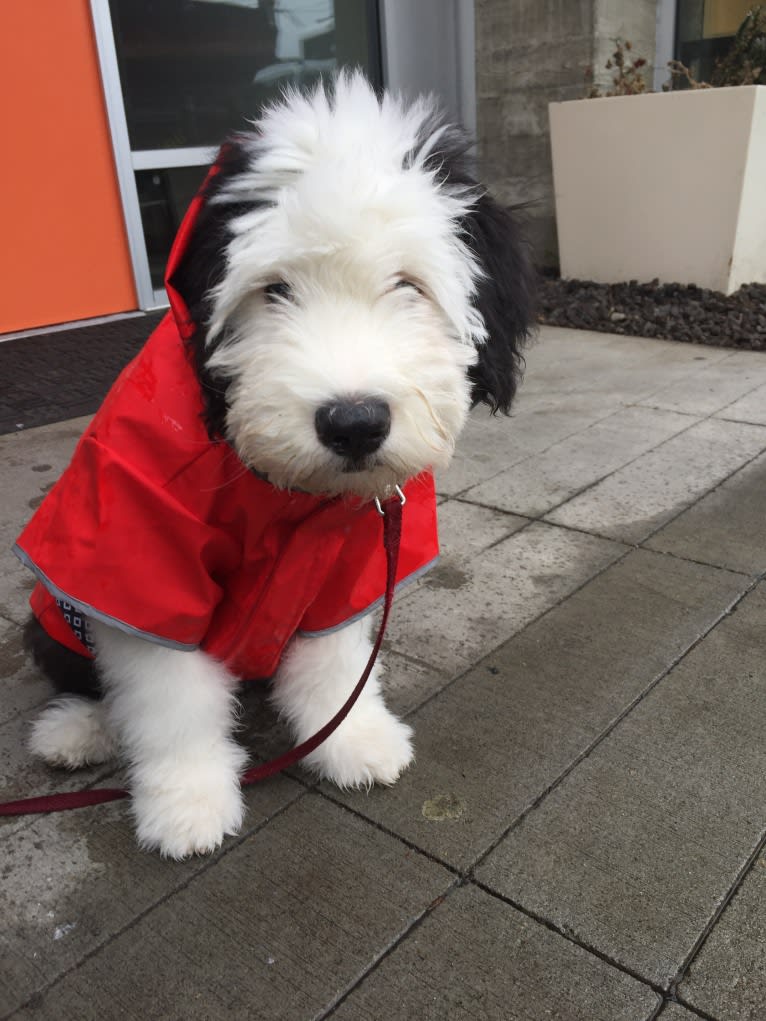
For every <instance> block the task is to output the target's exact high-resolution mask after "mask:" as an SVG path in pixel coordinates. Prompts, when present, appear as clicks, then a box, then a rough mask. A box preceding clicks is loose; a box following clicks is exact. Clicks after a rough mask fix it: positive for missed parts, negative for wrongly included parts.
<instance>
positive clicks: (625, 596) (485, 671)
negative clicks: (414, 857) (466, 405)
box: [323, 533, 748, 869]
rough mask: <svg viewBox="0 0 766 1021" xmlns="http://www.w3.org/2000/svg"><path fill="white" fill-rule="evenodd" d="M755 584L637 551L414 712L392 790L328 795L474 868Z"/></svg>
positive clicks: (458, 863) (444, 856)
mask: <svg viewBox="0 0 766 1021" xmlns="http://www.w3.org/2000/svg"><path fill="white" fill-rule="evenodd" d="M522 534H524V533H522ZM747 584H748V581H747V579H745V578H743V577H742V576H741V575H734V574H729V573H728V572H725V571H720V570H718V569H716V568H711V567H704V566H701V565H699V564H692V563H689V562H686V561H679V560H674V559H672V558H670V557H663V556H661V555H658V554H654V553H648V552H646V551H643V550H637V551H634V552H633V553H631V554H630V555H629V556H628V557H627V558H626V559H625V560H623V561H622V562H620V563H619V564H616V565H614V566H613V567H611V568H609V569H608V570H607V571H605V572H604V573H603V574H601V575H600V576H599V577H597V578H595V579H593V580H592V581H591V582H590V583H589V584H588V585H586V586H585V587H584V588H583V589H581V590H580V591H579V592H577V593H575V594H574V595H573V596H571V597H570V598H569V599H568V600H566V601H565V602H564V603H562V604H561V605H560V606H557V607H556V608H555V609H554V610H552V611H551V612H550V613H549V614H547V615H546V616H545V617H544V618H543V619H542V620H538V621H536V622H535V623H534V624H533V625H531V626H530V627H528V628H527V629H526V630H525V631H524V632H523V633H522V634H520V635H517V636H516V637H515V638H513V639H512V640H511V641H509V642H506V643H505V644H504V645H503V646H502V647H501V648H499V649H498V650H497V651H496V652H495V653H493V654H492V655H491V656H489V657H487V658H486V659H485V660H484V661H483V662H482V663H480V664H479V665H478V666H477V667H475V668H474V669H473V670H471V671H470V672H469V673H467V674H466V675H465V676H464V677H462V678H460V679H459V680H458V681H456V682H455V683H454V684H452V685H451V686H450V687H449V688H447V689H446V690H445V691H442V692H441V693H440V694H439V695H438V696H437V697H436V698H435V699H434V700H432V701H431V702H429V703H428V704H427V705H425V706H424V707H423V708H422V709H420V710H418V711H417V712H415V713H414V714H413V715H412V716H411V717H410V722H411V723H413V724H414V726H415V748H416V753H417V758H416V762H415V763H414V765H413V766H411V767H410V769H409V770H407V772H406V773H404V775H403V776H402V777H401V778H400V779H399V781H398V782H397V784H396V785H395V786H394V787H392V788H390V789H379V788H373V789H372V790H371V791H370V792H369V793H362V792H356V793H346V794H342V793H340V792H338V791H337V790H336V789H334V788H330V787H329V786H327V787H325V788H323V789H325V790H327V791H328V793H329V792H330V791H332V796H333V797H337V798H340V799H342V800H344V802H345V803H347V804H348V805H349V806H350V807H352V808H353V809H354V810H355V811H357V812H359V813H361V814H362V815H365V816H367V817H368V818H370V819H373V820H374V821H375V822H377V823H380V824H381V825H382V826H384V827H385V828H386V829H388V830H390V831H393V832H395V833H398V834H400V835H402V836H403V837H405V838H406V839H407V840H409V841H412V842H413V843H414V844H415V845H416V846H417V847H420V848H422V849H424V850H426V851H428V852H429V853H431V854H433V855H434V856H436V857H437V858H439V859H441V860H442V861H445V862H447V863H449V864H451V865H453V866H454V867H456V868H460V869H466V868H468V867H470V866H471V865H472V864H473V862H474V861H476V859H477V858H478V857H479V856H480V855H481V854H483V853H484V852H485V851H487V849H488V848H489V847H491V845H492V844H493V842H494V841H495V840H497V839H498V837H500V836H501V834H502V833H503V832H504V831H505V829H506V828H507V827H508V826H510V824H511V823H512V822H513V820H514V819H515V818H517V817H518V816H519V814H520V813H522V812H523V811H524V810H526V809H528V808H529V807H530V805H532V804H533V803H534V802H535V800H536V799H538V798H539V797H540V796H541V795H542V794H543V793H544V792H545V791H546V789H548V787H549V786H550V785H551V784H552V783H553V782H554V781H555V780H556V779H557V778H558V777H559V776H560V775H561V774H562V772H563V771H565V770H566V769H567V768H568V767H569V766H570V765H571V763H572V762H573V761H574V760H575V759H576V758H577V757H578V756H579V755H582V754H583V753H584V752H585V751H586V750H587V748H588V747H589V746H590V745H591V743H592V742H593V741H594V740H595V739H596V738H597V737H598V736H599V734H601V733H602V732H603V731H604V729H605V728H606V727H608V726H609V725H610V724H611V723H613V721H614V720H615V719H616V718H617V717H618V716H619V715H620V713H622V712H623V711H624V710H625V708H626V707H627V706H629V705H630V704H631V703H632V702H633V701H634V700H635V699H637V698H638V697H639V696H640V695H641V694H642V693H643V692H644V691H646V689H647V687H648V686H649V685H650V684H651V683H652V682H653V681H654V680H656V678H657V677H659V676H661V675H662V673H663V672H664V671H665V670H666V669H667V668H668V666H669V665H670V664H671V663H672V662H674V661H675V660H676V659H678V657H679V656H680V655H682V653H683V652H684V651H685V650H686V649H687V648H688V647H689V646H690V645H691V644H692V643H693V642H694V641H696V640H697V638H698V637H699V635H700V634H701V633H703V632H704V631H705V630H706V629H707V628H709V627H710V626H711V625H712V624H713V623H714V622H715V621H716V620H717V619H718V618H719V617H720V615H721V614H722V613H724V612H725V611H726V609H727V608H728V607H729V606H730V605H731V604H732V603H733V602H734V601H735V600H736V598H737V597H738V596H739V595H740V593H741V592H742V590H743V586H745V585H747Z"/></svg>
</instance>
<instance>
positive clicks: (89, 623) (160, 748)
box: [16, 73, 531, 858]
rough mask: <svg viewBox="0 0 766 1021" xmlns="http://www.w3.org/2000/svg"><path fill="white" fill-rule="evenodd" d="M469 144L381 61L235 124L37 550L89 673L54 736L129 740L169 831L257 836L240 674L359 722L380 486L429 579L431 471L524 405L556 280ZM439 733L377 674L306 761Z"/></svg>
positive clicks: (64, 682)
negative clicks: (238, 727) (385, 91)
mask: <svg viewBox="0 0 766 1021" xmlns="http://www.w3.org/2000/svg"><path fill="white" fill-rule="evenodd" d="M466 152H467V146H466V142H465V139H464V137H463V136H462V134H461V133H460V132H459V131H458V130H457V129H455V128H453V127H451V126H449V125H448V124H447V123H446V122H445V121H444V119H443V118H442V116H441V115H440V114H439V113H438V111H436V110H435V108H434V106H433V104H432V103H431V102H430V101H427V100H421V101H418V102H416V103H415V104H414V105H409V106H408V105H406V104H405V103H404V102H403V101H402V100H401V99H400V98H398V97H394V96H391V95H385V96H383V98H382V99H381V98H379V97H378V96H377V95H376V94H375V92H374V91H373V89H372V88H371V87H370V86H369V84H368V83H367V82H366V81H365V80H364V78H363V77H362V76H361V75H360V74H358V73H354V74H347V75H342V76H340V77H339V78H338V79H337V80H336V81H335V82H334V84H332V85H326V86H322V87H319V88H317V89H316V90H315V91H313V92H312V93H311V94H310V95H300V94H298V93H295V92H289V93H288V94H287V95H286V96H285V97H284V99H283V100H282V101H280V102H277V103H275V104H274V105H273V106H271V107H269V108H268V109H266V110H265V112H264V113H263V115H262V116H261V117H260V119H259V120H258V121H257V122H255V124H254V126H253V129H252V131H249V132H247V133H243V134H239V135H236V136H235V137H233V138H232V139H231V140H230V141H229V142H228V143H227V144H226V145H224V147H223V148H222V150H221V153H220V155H219V158H218V161H217V163H216V165H215V167H214V168H213V170H212V171H211V173H210V175H209V177H208V179H207V181H206V183H205V185H204V187H203V189H202V191H201V192H200V194H199V195H198V196H197V198H196V199H195V200H194V202H193V204H192V207H191V209H190V211H189V213H188V214H187V217H186V219H185V221H184V223H183V225H182V227H181V230H180V232H179V236H178V238H177V240H176V243H175V246H174V249H173V253H172V255H171V259H170V263H169V266H168V275H167V288H168V294H169V297H170V301H171V312H169V313H168V315H167V316H166V317H165V319H164V320H163V322H162V323H161V324H160V326H159V327H158V328H157V330H156V331H155V333H154V334H153V335H152V337H150V339H149V341H148V342H147V344H146V347H145V348H144V349H143V350H142V352H141V353H140V354H139V355H138V357H137V358H136V359H135V360H134V361H133V362H132V363H131V364H130V365H129V366H128V367H127V368H126V369H125V371H124V372H123V373H122V375H121V376H120V378H119V380H118V381H117V383H116V384H115V386H114V387H113V389H112V391H111V392H110V394H109V395H108V397H107V399H106V401H105V403H104V405H103V406H102V408H101V410H100V411H99V413H98V414H97V415H96V417H95V419H94V420H93V423H92V424H91V425H90V426H89V427H88V429H87V431H86V433H85V435H84V436H83V437H82V439H81V441H80V443H79V445H78V447H77V450H76V452H75V454H74V457H73V460H72V463H71V465H70V466H69V468H68V469H67V471H66V472H65V474H64V475H63V476H62V479H61V480H60V481H59V483H58V484H57V485H56V487H55V488H54V489H53V490H52V491H51V493H50V494H49V495H48V497H47V498H46V500H45V502H44V503H43V505H42V506H41V507H40V509H39V510H38V511H37V513H36V514H35V517H34V518H33V519H32V521H31V522H30V524H29V525H28V526H27V528H26V529H25V531H24V533H23V534H22V536H21V537H20V539H19V541H18V544H17V546H16V552H17V554H18V555H19V556H20V558H21V559H22V560H23V561H24V562H25V563H26V564H27V565H28V566H29V567H30V568H31V569H32V570H33V571H34V572H35V574H36V576H37V579H38V584H37V586H36V588H35V590H34V592H33V595H32V599H31V603H32V609H33V617H32V618H31V620H30V623H29V625H28V626H27V632H26V634H27V642H28V647H29V648H30V649H31V650H32V652H33V654H34V656H35V660H36V662H37V663H38V664H39V665H40V667H41V668H42V669H43V670H44V671H45V672H46V673H47V674H48V675H49V676H51V678H52V679H53V680H54V682H55V683H56V685H57V687H58V688H59V691H60V693H61V694H60V696H59V698H58V699H57V700H55V701H53V702H52V703H51V704H50V705H49V706H48V708H47V709H46V710H45V711H44V712H43V713H42V715H41V716H40V717H39V719H38V720H37V721H36V722H35V724H34V726H33V730H32V737H31V747H32V750H33V752H34V753H36V754H37V755H39V756H41V757H42V758H43V759H45V760H46V761H47V762H49V763H51V764H53V765H58V766H65V767H70V768H73V767H76V766H81V765H84V764H86V763H96V762H103V761H105V760H107V759H109V758H111V757H112V756H113V755H117V754H121V755H122V756H123V757H124V760H125V762H126V764H127V767H128V770H129V782H130V788H131V792H132V796H133V799H132V811H133V813H134V816H135V821H136V827H137V834H138V840H139V842H140V844H141V845H142V846H144V847H147V848H157V849H159V851H160V852H161V853H162V854H164V855H168V856H171V857H173V858H182V857H184V856H187V855H190V854H194V853H203V852H208V851H211V850H212V849H214V848H215V847H217V846H218V845H219V844H220V843H221V841H222V839H223V837H224V835H225V834H233V833H236V832H237V831H238V830H239V828H240V826H241V823H242V817H243V799H242V794H241V791H240V785H239V781H238V778H239V776H240V775H241V772H242V770H243V767H244V766H245V760H246V753H245V751H244V750H243V749H242V748H241V747H240V746H239V745H238V744H237V743H236V742H235V740H234V738H233V736H232V735H233V731H234V728H235V721H236V711H237V702H236V698H235V689H236V686H237V684H238V683H239V682H240V681H241V680H244V679H250V678H258V677H261V678H263V677H271V678H272V682H273V700H274V703H275V705H276V706H277V707H278V709H279V711H280V712H281V713H282V714H283V715H284V717H285V718H286V719H287V720H288V721H289V723H290V725H291V727H292V730H293V732H294V735H295V738H296V740H298V741H301V740H303V739H305V738H306V737H308V736H309V735H311V734H313V733H314V732H315V731H317V730H318V729H319V728H320V727H321V726H322V725H324V724H325V723H326V722H327V721H328V720H329V719H330V718H331V717H332V716H333V714H334V713H335V712H336V711H337V710H338V708H339V707H340V705H342V704H343V702H344V700H345V699H346V697H347V696H348V693H349V691H350V690H351V689H352V688H353V686H354V684H355V682H356V680H357V679H358V677H359V676H360V674H361V672H362V670H363V667H364V665H365V663H366V661H367V658H368V655H369V652H370V648H371V642H370V639H369V637H368V624H369V616H368V615H369V612H370V611H371V610H373V609H374V608H375V607H376V606H377V605H379V603H380V599H381V595H382V592H383V590H384V587H385V568H384V554H383V552H382V549H381V548H380V519H379V518H378V516H377V514H376V512H375V508H374V505H373V498H375V497H382V496H385V495H386V494H387V493H389V492H390V491H391V489H392V488H393V487H395V486H397V485H398V486H401V487H403V488H404V491H405V493H406V495H407V497H408V501H407V506H406V507H405V508H404V525H403V537H402V546H401V552H400V563H399V572H398V575H397V580H398V582H404V581H406V580H407V579H408V578H412V577H414V576H416V575H417V574H418V573H419V572H420V571H422V570H424V569H425V568H427V567H428V566H429V564H430V563H431V562H432V561H433V560H434V559H435V557H436V555H437V545H436V537H435V498H434V488H433V479H432V475H431V472H432V471H433V470H434V469H439V468H443V467H444V466H445V465H446V464H447V463H448V461H449V459H450V456H451V455H452V452H453V449H454V446H455V440H456V438H457V436H458V434H459V432H460V429H461V427H462V426H463V424H464V422H465V419H466V415H467V413H468V411H469V409H470V407H471V406H472V404H477V403H480V402H483V403H485V404H487V405H488V406H489V407H490V408H491V409H492V411H498V410H502V411H504V412H507V411H508V409H509V407H510V403H511V400H512V398H513V395H514V391H515V388H516V383H517V376H518V371H519V366H520V355H519V347H520V345H521V343H522V341H523V340H524V338H525V336H526V334H527V330H528V327H529V323H530V303H531V298H530V291H531V271H530V268H529V264H528V260H527V255H526V251H525V248H524V246H523V244H522V243H521V242H520V240H519V237H518V234H517V231H516V228H515V227H514V225H513V223H512V221H511V219H510V217H509V215H508V213H507V212H506V211H504V210H503V209H501V208H500V207H499V206H498V205H496V204H495V203H494V202H493V201H492V199H490V198H489V197H488V195H487V194H486V193H485V192H484V190H483V189H482V188H481V187H479V186H478V184H477V183H476V182H475V180H473V178H472V176H471V165H470V159H469V158H468V157H467V155H466ZM411 737H412V732H411V729H410V727H409V726H407V725H406V724H405V723H403V722H401V721H400V720H399V719H397V718H396V717H395V716H394V715H393V714H392V713H391V712H389V710H388V709H387V708H386V706H385V704H384V702H383V698H382V695H381V689H380V684H379V681H378V679H377V677H376V675H375V674H373V675H372V677H371V679H370V681H369V683H368V685H367V687H366V688H365V690H364V692H363V694H362V696H361V697H360V699H359V701H358V703H357V704H356V705H355V707H354V709H353V711H352V712H351V713H350V715H349V716H348V718H347V719H346V720H345V721H344V722H343V723H342V724H341V726H340V727H339V728H338V729H337V730H336V731H335V732H334V733H333V734H332V735H331V736H330V737H329V738H328V739H327V740H326V741H325V742H324V743H323V744H322V745H320V746H319V748H317V749H316V751H314V752H313V753H312V754H311V755H310V756H309V758H308V759H307V760H306V762H307V765H308V766H309V767H310V768H312V769H313V770H314V771H315V772H316V773H317V774H318V775H320V776H322V777H325V778H328V779H330V780H332V781H334V782H335V783H337V784H339V785H340V786H342V787H356V786H364V785H369V784H371V783H374V782H378V783H383V784H390V783H393V782H394V781H395V780H396V778H397V777H398V775H399V774H400V773H401V771H402V770H403V769H404V768H405V767H406V766H407V765H408V764H409V763H410V761H411V759H412V744H411Z"/></svg>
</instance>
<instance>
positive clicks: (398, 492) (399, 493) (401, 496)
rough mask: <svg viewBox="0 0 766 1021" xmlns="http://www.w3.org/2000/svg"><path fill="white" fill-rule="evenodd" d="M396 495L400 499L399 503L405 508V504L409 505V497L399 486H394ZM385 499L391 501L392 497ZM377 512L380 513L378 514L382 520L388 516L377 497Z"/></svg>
mask: <svg viewBox="0 0 766 1021" xmlns="http://www.w3.org/2000/svg"><path fill="white" fill-rule="evenodd" d="M394 493H396V495H397V496H398V497H399V503H400V505H401V506H402V507H403V506H404V505H405V503H407V497H406V496H405V495H404V493H403V492H402V490H401V488H400V487H399V486H394ZM392 495H393V494H392ZM385 499H386V500H390V499H391V497H390V496H387V497H385ZM375 510H376V511H377V512H378V514H380V516H381V517H382V518H384V517H385V516H386V512H385V511H384V510H383V505H382V504H381V502H380V499H379V497H377V496H376V497H375Z"/></svg>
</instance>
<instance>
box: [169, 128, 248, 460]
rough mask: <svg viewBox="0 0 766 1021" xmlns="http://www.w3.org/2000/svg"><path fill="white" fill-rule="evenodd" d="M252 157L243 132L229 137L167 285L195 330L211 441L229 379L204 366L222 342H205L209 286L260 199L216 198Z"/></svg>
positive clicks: (222, 418) (220, 431)
mask: <svg viewBox="0 0 766 1021" xmlns="http://www.w3.org/2000/svg"><path fill="white" fill-rule="evenodd" d="M251 159H252V157H251V155H250V153H249V151H248V148H247V145H246V139H245V138H244V137H243V136H242V135H233V136H232V137H231V138H229V139H228V141H226V142H225V143H224V144H223V146H222V147H221V150H220V152H219V154H218V158H217V160H216V164H217V166H218V172H217V173H216V174H214V175H212V176H211V177H210V178H209V179H208V181H207V184H206V185H205V190H204V192H203V204H202V208H201V210H200V213H199V216H198V218H197V221H196V223H195V225H194V231H193V233H192V236H191V238H190V240H189V243H188V245H187V247H186V250H185V252H184V256H183V259H182V260H181V263H180V265H179V266H178V267H177V269H176V271H175V273H174V274H173V277H172V278H171V280H170V283H171V284H172V285H173V287H175V289H176V290H177V291H178V293H179V294H180V295H181V297H182V298H183V299H184V301H185V302H186V307H187V308H188V309H189V314H190V316H191V319H192V322H193V323H194V326H195V330H194V333H193V335H192V337H191V339H190V341H189V344H190V346H191V349H192V352H193V355H194V364H195V368H196V370H197V376H198V377H199V381H200V385H201V387H202V397H203V401H204V407H205V410H204V418H205V425H206V427H207V431H208V435H209V436H210V438H211V440H215V439H219V438H221V437H222V436H223V435H224V434H225V430H226V413H227V411H228V405H227V402H226V391H227V388H228V381H227V380H226V379H224V378H222V377H221V376H220V375H213V374H212V373H211V372H210V370H209V369H208V367H207V362H208V358H209V357H210V354H211V353H212V351H214V350H215V348H216V347H217V346H218V345H219V344H220V343H221V342H222V341H223V340H225V334H222V335H221V336H219V337H218V338H216V340H215V341H214V343H213V344H212V345H210V344H208V343H207V330H206V326H207V324H208V322H209V321H210V316H211V313H212V300H211V296H210V295H211V291H212V289H213V288H214V287H215V286H216V285H217V284H219V283H220V282H221V280H222V279H223V276H224V273H225V272H226V248H227V246H228V244H229V241H231V232H230V228H229V225H230V224H231V221H232V220H234V219H236V218H237V217H238V216H242V215H243V214H244V213H248V212H251V211H252V210H253V209H255V208H257V206H258V205H259V204H260V203H256V202H254V201H249V202H221V203H217V202H215V201H214V199H215V198H216V196H217V195H219V194H220V193H221V192H222V191H223V190H224V189H225V188H226V187H227V185H229V184H230V183H231V181H232V179H233V178H236V177H239V176H240V175H241V174H244V173H245V172H246V170H247V168H248V166H249V165H250V161H251Z"/></svg>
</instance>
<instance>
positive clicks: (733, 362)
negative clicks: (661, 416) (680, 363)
mask: <svg viewBox="0 0 766 1021" xmlns="http://www.w3.org/2000/svg"><path fill="white" fill-rule="evenodd" d="M764 383H766V355H758V354H756V355H755V357H753V352H752V351H748V352H747V353H746V354H744V355H743V354H742V353H741V352H740V353H734V354H730V355H729V356H728V357H727V358H723V359H722V360H721V361H718V362H715V363H713V364H708V365H704V366H702V367H701V368H700V370H699V372H694V373H693V374H692V375H690V376H688V377H687V378H686V379H682V380H676V381H674V382H673V383H671V384H670V385H669V386H664V385H663V388H662V389H661V390H657V391H656V392H655V393H653V394H651V395H650V396H649V397H646V398H645V399H644V400H643V402H642V403H644V404H647V405H649V406H650V407H652V408H665V409H667V410H668V411H680V412H682V413H684V414H687V415H699V416H706V415H713V414H715V412H722V409H724V408H727V407H728V405H730V404H732V403H734V402H735V401H737V400H738V399H739V398H741V397H743V396H745V395H747V394H748V393H750V392H751V391H752V390H754V389H755V388H756V387H758V386H760V385H762V384H764ZM724 417H726V418H728V417H730V416H729V415H728V414H727V415H725V416H724ZM764 421H765V424H766V420H764Z"/></svg>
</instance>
